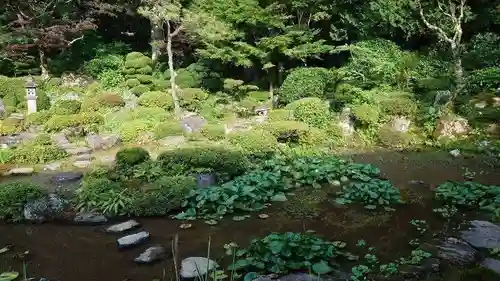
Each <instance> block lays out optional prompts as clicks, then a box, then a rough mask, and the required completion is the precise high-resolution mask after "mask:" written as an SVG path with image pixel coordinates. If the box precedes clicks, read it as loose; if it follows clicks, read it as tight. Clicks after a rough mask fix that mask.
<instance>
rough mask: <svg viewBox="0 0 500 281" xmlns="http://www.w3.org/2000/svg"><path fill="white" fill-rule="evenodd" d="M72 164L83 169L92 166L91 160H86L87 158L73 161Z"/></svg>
mask: <svg viewBox="0 0 500 281" xmlns="http://www.w3.org/2000/svg"><path fill="white" fill-rule="evenodd" d="M73 166H75V167H77V168H80V169H85V168H88V167H90V166H92V161H88V160H83V161H75V162H74V163H73Z"/></svg>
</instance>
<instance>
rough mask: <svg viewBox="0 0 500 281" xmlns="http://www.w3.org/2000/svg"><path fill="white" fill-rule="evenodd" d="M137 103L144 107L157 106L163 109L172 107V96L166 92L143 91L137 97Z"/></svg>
mask: <svg viewBox="0 0 500 281" xmlns="http://www.w3.org/2000/svg"><path fill="white" fill-rule="evenodd" d="M138 104H139V105H141V106H145V107H159V108H164V109H168V110H170V109H172V108H173V102H172V96H171V95H170V94H169V93H166V92H160V91H152V92H145V93H144V94H142V95H141V96H140V97H139V100H138Z"/></svg>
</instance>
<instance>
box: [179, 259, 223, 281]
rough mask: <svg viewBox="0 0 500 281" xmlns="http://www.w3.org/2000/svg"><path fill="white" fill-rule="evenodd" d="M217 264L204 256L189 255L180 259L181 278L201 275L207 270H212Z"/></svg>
mask: <svg viewBox="0 0 500 281" xmlns="http://www.w3.org/2000/svg"><path fill="white" fill-rule="evenodd" d="M218 266H219V265H218V264H217V263H216V262H215V261H213V260H210V259H207V258H204V257H189V258H186V259H183V260H182V263H181V273H180V275H181V277H182V278H197V277H200V276H203V275H205V274H206V273H207V269H208V271H212V270H213V269H215V268H217V267H218Z"/></svg>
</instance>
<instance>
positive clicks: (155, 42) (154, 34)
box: [151, 21, 165, 62]
mask: <svg viewBox="0 0 500 281" xmlns="http://www.w3.org/2000/svg"><path fill="white" fill-rule="evenodd" d="M163 42H165V33H164V32H163V27H162V25H161V23H158V22H154V21H151V54H152V55H151V59H152V60H153V62H156V61H158V58H159V57H160V55H161V44H162V43H163Z"/></svg>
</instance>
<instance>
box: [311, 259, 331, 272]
mask: <svg viewBox="0 0 500 281" xmlns="http://www.w3.org/2000/svg"><path fill="white" fill-rule="evenodd" d="M312 270H313V271H314V273H316V274H320V275H321V274H327V273H329V272H331V271H332V270H333V268H332V267H331V266H329V265H328V264H327V263H326V262H325V261H320V262H318V263H315V264H313V266H312Z"/></svg>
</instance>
